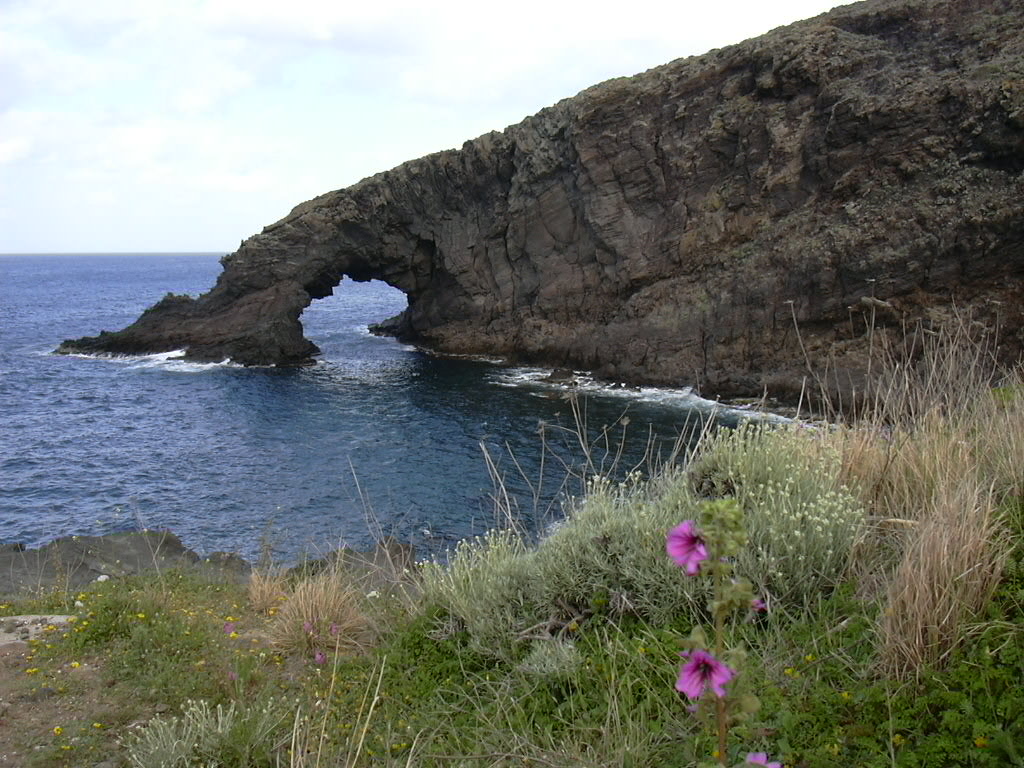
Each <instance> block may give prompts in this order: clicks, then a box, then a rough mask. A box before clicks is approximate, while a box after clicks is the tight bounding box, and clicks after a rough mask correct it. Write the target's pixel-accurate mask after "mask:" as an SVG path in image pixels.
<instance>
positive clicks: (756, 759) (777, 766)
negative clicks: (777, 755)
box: [747, 752, 782, 768]
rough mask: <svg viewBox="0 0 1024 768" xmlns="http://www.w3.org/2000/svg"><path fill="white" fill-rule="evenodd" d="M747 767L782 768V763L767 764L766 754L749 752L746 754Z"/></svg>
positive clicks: (775, 761) (774, 761) (772, 762)
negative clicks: (765, 767)
mask: <svg viewBox="0 0 1024 768" xmlns="http://www.w3.org/2000/svg"><path fill="white" fill-rule="evenodd" d="M747 765H764V766H767V768H782V763H780V762H779V761H778V760H772V761H771V762H770V763H769V762H768V753H767V752H749V753H748V754H747Z"/></svg>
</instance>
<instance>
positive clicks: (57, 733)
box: [53, 725, 64, 736]
mask: <svg viewBox="0 0 1024 768" xmlns="http://www.w3.org/2000/svg"><path fill="white" fill-rule="evenodd" d="M62 733H64V729H63V728H61V727H60V726H59V725H57V726H54V728H53V735H54V736H60V735H61V734H62Z"/></svg>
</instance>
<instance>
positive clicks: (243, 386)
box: [0, 254, 707, 561]
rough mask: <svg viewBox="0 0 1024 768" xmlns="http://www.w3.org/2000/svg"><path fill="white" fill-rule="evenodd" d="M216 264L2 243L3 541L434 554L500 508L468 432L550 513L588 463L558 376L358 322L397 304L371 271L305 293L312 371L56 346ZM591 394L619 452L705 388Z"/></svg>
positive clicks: (199, 284)
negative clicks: (94, 354) (150, 532)
mask: <svg viewBox="0 0 1024 768" xmlns="http://www.w3.org/2000/svg"><path fill="white" fill-rule="evenodd" d="M219 272H220V266H219V263H218V255H216V254H188V255H180V254H159V255H158V254H147V255H60V256H56V255H47V256H0V542H22V543H24V544H26V545H28V546H36V545H39V544H41V543H45V542H47V541H50V540H52V539H54V538H56V537H58V536H63V535H69V534H103V533H110V532H113V531H121V530H134V529H137V528H141V527H149V528H170V529H172V530H174V531H175V532H176V533H178V534H179V535H180V536H181V537H182V539H183V540H184V542H185V544H186V545H187V546H189V547H192V548H193V549H195V550H197V551H199V552H201V553H208V552H212V551H216V550H224V551H234V552H238V553H240V554H242V555H243V556H246V557H249V558H253V557H255V556H256V555H257V554H258V552H259V551H260V547H261V544H262V543H263V542H268V543H269V544H270V545H271V547H272V548H273V550H274V551H275V553H276V555H277V556H278V557H280V558H281V559H283V560H286V561H291V560H294V559H295V558H297V557H298V556H299V555H300V554H302V553H313V554H315V553H322V552H325V551H327V550H329V549H331V548H334V547H336V546H338V545H339V544H347V545H349V546H354V547H366V546H369V545H370V543H371V541H372V539H373V536H374V535H375V534H377V533H385V534H393V535H395V536H398V537H400V538H402V539H405V540H408V541H410V542H412V543H413V544H414V545H416V546H417V547H418V548H419V550H420V551H421V552H430V551H440V550H442V549H444V548H445V547H446V546H447V545H449V544H450V543H451V542H453V541H454V540H456V539H458V538H461V537H464V536H466V535H469V534H471V533H475V532H480V531H482V530H484V529H486V528H488V527H491V526H493V525H494V524H495V522H496V511H495V504H494V498H493V497H494V484H493V482H492V479H491V476H490V474H489V472H488V467H487V463H486V461H485V459H484V449H483V448H482V447H481V446H484V447H485V448H486V449H487V451H488V453H489V454H490V455H491V456H492V457H493V459H494V460H495V461H496V462H497V463H498V468H499V472H501V473H502V474H504V476H505V477H506V478H507V483H508V486H509V487H510V489H511V491H512V492H513V496H514V499H513V500H514V501H515V502H516V503H517V504H518V507H519V511H520V514H522V515H523V516H524V517H525V518H526V519H527V520H529V521H533V522H534V523H536V524H538V525H539V524H541V523H542V522H544V521H546V520H548V519H549V518H550V517H551V516H552V515H555V516H557V514H558V509H559V506H558V498H559V493H560V488H561V483H562V481H563V480H564V476H565V473H564V471H563V470H562V469H561V468H560V466H559V465H560V463H561V462H569V463H575V462H579V461H580V460H581V452H580V451H579V450H578V448H577V447H576V446H575V439H574V438H573V437H572V436H571V434H569V433H567V432H564V431H563V430H561V429H560V428H559V426H560V425H561V426H567V427H568V426H571V425H572V424H573V416H572V409H571V407H570V402H569V401H568V400H567V399H565V398H564V397H563V396H562V395H563V394H564V390H563V389H559V388H558V387H556V386H554V385H551V384H546V383H544V382H543V381H541V379H542V378H543V375H544V372H542V371H537V370H524V369H510V368H506V367H502V366H500V365H497V364H494V363H489V362H484V361H476V360H450V359H438V358H434V357H431V356H429V355H426V354H424V353H422V352H420V351H418V350H416V349H414V348H412V347H409V346H406V345H403V344H400V343H398V342H396V341H394V340H392V339H385V338H379V337H375V336H372V335H370V334H369V333H368V332H367V331H366V326H367V324H368V323H372V322H377V321H380V320H383V319H386V318H388V317H391V316H392V315H394V314H396V313H397V312H399V311H401V309H402V308H403V307H404V306H405V297H404V296H403V295H402V294H401V293H400V292H398V291H396V290H393V289H391V288H389V287H388V286H386V285H384V284H382V283H353V282H351V281H345V282H344V283H343V284H342V285H341V286H340V287H339V288H338V289H337V290H336V291H335V296H333V297H330V298H328V299H324V300H321V301H318V302H315V303H314V304H313V305H312V306H311V307H310V308H309V309H308V310H307V311H306V313H305V314H304V315H303V324H304V326H305V328H306V333H307V336H308V337H309V338H311V339H313V340H314V341H315V342H316V343H317V344H318V345H319V346H320V347H321V349H322V350H323V353H324V354H323V357H322V359H321V361H320V363H319V364H318V365H316V366H314V367H311V368H304V369H299V370H276V369H266V368H264V369H251V368H250V369H247V368H241V367H235V366H231V365H198V364H191V363H184V362H182V361H180V360H175V359H173V358H168V356H166V355H161V356H150V357H143V358H133V359H123V358H122V359H115V360H112V359H97V358H86V357H74V356H59V355H54V354H51V352H52V350H53V349H54V348H55V347H56V346H57V344H59V343H60V341H62V340H63V339H65V338H72V337H78V336H83V335H94V334H95V333H97V332H98V331H99V330H101V329H106V330H114V329H118V328H121V327H123V326H125V325H127V324H128V323H130V322H131V321H133V320H134V319H135V318H136V317H137V316H138V315H139V313H140V312H141V311H142V310H143V309H145V308H146V307H147V306H149V305H151V304H152V303H154V302H155V301H157V300H158V299H159V298H160V297H161V296H163V295H164V294H165V293H167V292H173V293H189V294H193V295H197V294H199V293H201V292H203V291H205V290H207V289H209V288H210V287H211V286H212V285H213V282H214V280H215V278H216V275H217V274H218V273H219ZM682 383H685V382H681V384H682ZM585 390H586V391H587V392H588V394H586V395H585V396H581V399H580V400H579V401H578V402H580V403H581V407H582V408H583V409H585V410H586V415H587V421H588V425H589V427H590V430H591V436H592V437H596V436H597V433H598V428H599V427H600V426H602V425H611V426H612V428H613V429H612V432H613V434H614V436H615V437H616V439H617V438H618V437H619V436H620V435H621V434H622V433H623V432H625V433H626V436H627V449H626V456H625V459H624V460H623V461H622V462H621V464H620V466H621V467H626V465H627V464H630V463H638V462H640V461H641V460H642V456H643V452H644V450H645V444H646V439H647V435H648V432H649V431H650V430H651V429H653V430H654V431H655V432H656V433H657V434H658V435H660V436H661V438H662V441H663V442H662V446H664V444H665V442H664V441H666V440H667V441H669V442H670V441H671V438H673V437H674V436H675V435H677V434H678V432H679V430H680V429H682V428H683V426H684V425H685V424H686V423H687V422H688V421H690V422H691V423H692V420H693V418H694V416H695V415H696V414H697V413H698V412H700V411H702V410H704V409H706V406H707V404H706V403H704V402H703V401H699V400H697V399H696V398H692V397H690V396H688V395H687V394H686V393H685V392H665V391H655V390H644V391H633V392H624V391H614V390H608V389H604V388H600V387H596V386H595V387H592V388H585ZM694 409H696V410H694ZM624 413H625V414H626V415H627V420H628V421H629V425H628V427H623V426H622V423H621V421H620V417H621V416H622V415H623V414H624ZM542 424H543V425H547V426H546V428H545V429H544V435H545V439H544V440H542V439H541V436H540V431H541V430H540V428H539V427H540V425H542ZM545 446H546V448H545ZM612 448H613V449H614V448H615V444H614V443H612ZM545 450H547V451H548V453H547V455H546V457H545V459H544V462H543V467H542V461H541V456H542V453H544V451H545ZM513 455H514V456H515V458H516V460H517V461H518V464H519V465H520V466H521V468H522V473H520V471H519V469H517V466H516V463H515V462H513V461H512V459H511V457H512V456H513ZM594 458H595V460H597V461H601V460H605V455H604V450H603V446H602V445H599V446H598V447H597V449H596V451H595V453H594ZM542 470H543V471H542ZM523 476H525V479H524V477H523ZM531 485H532V486H533V487H534V488H533V490H531ZM538 485H540V489H539V492H535V491H537V486H538ZM569 490H570V491H571V492H578V490H579V489H578V486H575V485H573V486H571V487H570V488H569Z"/></svg>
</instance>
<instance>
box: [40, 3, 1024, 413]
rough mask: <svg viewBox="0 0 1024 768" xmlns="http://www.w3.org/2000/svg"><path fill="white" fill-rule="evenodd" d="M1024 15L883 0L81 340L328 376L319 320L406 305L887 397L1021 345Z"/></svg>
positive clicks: (660, 372)
mask: <svg viewBox="0 0 1024 768" xmlns="http://www.w3.org/2000/svg"><path fill="white" fill-rule="evenodd" d="M1022 171H1024V3H1021V2H1019V1H1018V0H972V1H971V2H965V1H964V0H867V1H866V2H861V3H856V4H853V5H848V6H843V7H840V8H837V9H835V10H833V11H831V12H829V13H826V14H824V15H821V16H818V17H816V18H814V19H810V20H807V21H804V22H800V23H797V24H794V25H792V26H789V27H784V28H780V29H777V30H774V31H772V32H770V33H768V34H766V35H764V36H762V37H759V38H756V39H751V40H748V41H746V42H743V43H740V44H738V45H734V46H730V47H728V48H723V49H720V50H714V51H711V52H709V53H706V54H704V55H702V56H696V57H691V58H686V59H680V60H678V61H674V62H671V63H669V64H666V65H664V66H661V67H658V68H655V69H652V70H650V71H648V72H645V73H643V74H640V75H637V76H635V77H629V78H620V79H616V80H611V81H608V82H605V83H602V84H600V85H596V86H594V87H592V88H589V89H587V90H585V91H583V92H581V93H580V94H578V95H577V96H575V97H573V98H569V99H566V100H564V101H561V102H559V103H558V104H556V105H554V106H552V107H549V108H547V109H544V110H542V111H540V112H539V113H538V114H536V115H534V116H532V117H529V118H527V119H526V120H524V121H523V122H521V123H519V124H518V125H513V126H510V127H508V128H507V129H505V130H504V131H502V132H493V133H489V134H486V135H484V136H481V137H479V138H477V139H474V140H472V141H468V142H467V143H466V144H465V145H464V146H463V147H462V148H461V149H458V150H450V151H445V152H439V153H437V154H434V155H430V156H428V157H424V158H421V159H418V160H413V161H411V162H407V163H404V164H403V165H400V166H398V167H397V168H394V169H392V170H390V171H386V172H384V173H381V174H378V175H376V176H373V177H371V178H368V179H365V180H363V181H361V182H359V183H358V184H355V185H353V186H351V187H348V188H346V189H341V190H337V191H334V192H329V193H327V194H325V195H322V196H320V197H317V198H315V199H313V200H310V201H308V202H305V203H302V204H301V205H299V206H297V207H296V208H295V209H294V210H293V211H292V212H291V213H290V214H288V215H287V216H286V217H285V218H283V219H281V220H280V221H278V222H277V223H275V224H272V225H270V226H268V227H267V228H266V229H264V230H263V232H261V233H260V234H257V235H254V236H253V237H250V238H249V239H248V240H246V241H244V242H243V243H242V244H241V246H240V247H239V249H238V250H237V251H236V252H235V253H233V254H230V255H228V256H225V257H224V258H223V260H222V264H223V272H222V274H221V275H220V277H219V278H218V280H217V283H216V285H215V286H214V287H213V288H212V290H210V291H209V292H208V293H206V294H204V295H202V296H200V297H199V298H198V299H192V298H189V297H183V296H172V295H168V296H167V297H166V298H164V299H163V300H162V301H160V302H159V303H158V304H156V305H155V306H153V307H152V308H150V309H148V310H147V311H146V312H145V313H144V314H143V315H142V316H141V317H140V318H139V319H138V320H137V321H136V322H135V323H134V324H132V325H131V326H129V327H127V328H125V329H124V330H121V331H117V332H103V333H101V334H100V335H99V336H96V337H91V338H83V339H77V340H70V341H66V342H65V343H64V344H63V345H61V347H60V351H63V352H89V353H109V354H138V353H150V352H162V351H168V350H172V349H179V348H183V349H185V350H186V356H187V357H188V358H190V359H194V360H221V359H224V358H231V359H233V360H235V361H237V362H240V363H244V364H250V365H297V364H306V363H308V362H310V361H311V360H312V359H313V357H314V356H315V355H316V354H317V351H318V350H317V348H316V346H315V345H314V344H313V343H311V342H310V341H308V340H307V339H306V338H305V337H304V335H303V330H302V326H301V322H300V316H301V314H302V311H303V309H304V308H305V307H306V306H308V305H309V303H310V302H311V301H312V300H314V299H317V298H322V297H324V296H327V295H329V294H330V293H331V292H332V289H333V288H334V287H335V286H336V285H338V283H339V282H340V281H341V280H342V279H343V278H346V277H347V278H350V279H353V280H370V279H380V280H384V281H386V282H387V283H389V284H391V285H393V286H395V287H397V288H399V289H401V290H402V291H403V292H404V293H405V294H406V296H407V297H408V309H407V310H406V311H405V312H404V313H403V314H402V315H401V316H399V317H398V318H394V319H392V321H390V322H389V323H387V324H385V327H386V328H387V329H388V330H389V331H390V332H391V333H393V334H395V335H397V336H398V337H400V338H402V339H403V340H407V341H411V342H414V343H417V344H421V345H423V346H424V347H427V348H430V349H433V350H436V351H439V352H442V353H457V354H486V355H497V356H501V357H504V358H507V359H510V360H515V361H522V362H530V363H535V364H542V365H548V366H551V367H567V368H586V369H590V370H592V371H594V372H595V373H596V374H597V375H599V376H601V377H604V378H608V379H614V380H620V381H626V382H631V383H651V384H657V385H676V386H678V385H691V386H694V387H696V388H698V389H699V390H700V391H701V392H702V393H703V394H705V395H707V396H712V397H713V396H733V395H741V394H742V395H749V394H754V395H757V394H761V393H762V392H765V391H766V392H767V393H768V394H769V395H772V396H775V397H779V398H782V399H792V398H794V397H796V395H797V393H799V391H800V388H801V384H802V382H803V381H804V380H805V379H806V378H807V376H808V372H809V370H816V371H818V372H822V371H825V370H828V371H829V381H830V382H832V384H833V385H834V386H835V387H837V388H839V389H848V388H850V387H853V388H863V387H864V386H866V384H867V382H866V381H865V380H864V375H865V372H866V370H867V359H868V349H869V346H870V344H871V343H872V342H873V341H875V342H877V341H878V340H879V339H880V338H883V337H885V336H886V335H892V336H893V337H894V338H895V337H896V336H902V335H903V334H904V332H905V331H906V330H907V329H915V328H922V329H924V330H926V331H927V330H928V329H929V328H932V327H934V326H935V325H936V324H942V323H944V322H946V321H947V320H949V318H951V317H952V316H953V315H956V314H959V316H961V317H964V316H968V317H969V318H970V322H972V323H974V324H975V326H976V327H977V328H979V329H995V328H997V327H998V329H999V333H1000V343H1001V347H1000V349H1001V352H1002V354H1004V355H1005V356H1006V357H1007V358H1009V359H1017V358H1018V357H1019V356H1020V354H1021V350H1022V345H1024V291H1022V280H1021V278H1022V276H1024V176H1022Z"/></svg>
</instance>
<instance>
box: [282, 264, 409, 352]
mask: <svg viewBox="0 0 1024 768" xmlns="http://www.w3.org/2000/svg"><path fill="white" fill-rule="evenodd" d="M408 306H409V299H408V296H407V295H406V294H405V293H404V292H402V291H401V290H400V289H398V288H395V287H394V286H392V285H389V284H388V283H386V282H384V281H383V280H377V279H372V280H355V279H345V278H343V279H342V280H341V281H340V282H339V283H338V284H337V285H336V286H334V287H333V289H332V290H331V291H330V292H328V293H327V294H326V295H325V296H324V297H323V298H317V299H314V300H313V301H312V302H310V304H309V306H308V307H306V309H305V310H303V312H302V315H301V316H300V318H299V321H300V322H301V323H302V328H303V335H304V336H305V337H306V338H307V339H309V340H310V341H312V342H313V343H314V344H316V345H317V347H319V348H320V353H321V358H322V359H330V358H333V357H336V356H338V355H342V356H344V355H345V347H346V345H351V344H358V343H362V342H365V340H366V337H367V336H370V335H380V336H393V335H395V333H394V332H392V329H393V328H394V329H397V327H398V325H399V324H400V318H401V317H402V313H404V312H405V310H406V309H407V308H408Z"/></svg>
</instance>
